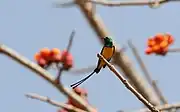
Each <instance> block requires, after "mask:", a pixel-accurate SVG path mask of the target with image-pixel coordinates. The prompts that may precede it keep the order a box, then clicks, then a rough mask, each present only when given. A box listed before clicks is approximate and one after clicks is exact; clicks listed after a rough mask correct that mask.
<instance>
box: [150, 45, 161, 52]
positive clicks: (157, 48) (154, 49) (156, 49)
mask: <svg viewBox="0 0 180 112" xmlns="http://www.w3.org/2000/svg"><path fill="white" fill-rule="evenodd" d="M152 51H153V52H155V53H158V52H159V51H160V46H159V45H155V46H153V47H152Z"/></svg>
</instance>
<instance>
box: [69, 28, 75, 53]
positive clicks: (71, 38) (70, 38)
mask: <svg viewBox="0 0 180 112" xmlns="http://www.w3.org/2000/svg"><path fill="white" fill-rule="evenodd" d="M75 33H76V32H75V30H73V31H72V32H71V35H70V37H69V42H68V46H67V51H68V52H69V51H70V49H71V46H72V43H73V38H74V36H75Z"/></svg>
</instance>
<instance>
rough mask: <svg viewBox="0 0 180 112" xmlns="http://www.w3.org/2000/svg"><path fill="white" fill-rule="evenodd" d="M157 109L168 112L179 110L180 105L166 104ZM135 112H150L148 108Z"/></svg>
mask: <svg viewBox="0 0 180 112" xmlns="http://www.w3.org/2000/svg"><path fill="white" fill-rule="evenodd" d="M156 108H157V109H159V110H160V111H165V110H166V111H167V110H171V109H179V108H180V103H174V104H165V105H160V106H156ZM134 112H150V111H149V110H148V109H147V108H144V109H140V110H137V111H134Z"/></svg>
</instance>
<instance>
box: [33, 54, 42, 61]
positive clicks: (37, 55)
mask: <svg viewBox="0 0 180 112" xmlns="http://www.w3.org/2000/svg"><path fill="white" fill-rule="evenodd" d="M40 58H41V55H40V54H39V53H36V54H35V55H34V59H35V60H36V61H38V60H39V59H40Z"/></svg>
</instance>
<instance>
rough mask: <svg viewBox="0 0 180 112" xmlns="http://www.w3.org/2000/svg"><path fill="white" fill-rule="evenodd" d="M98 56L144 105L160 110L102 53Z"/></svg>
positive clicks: (156, 110) (152, 109) (154, 111)
mask: <svg viewBox="0 0 180 112" xmlns="http://www.w3.org/2000/svg"><path fill="white" fill-rule="evenodd" d="M98 57H99V58H100V59H102V60H103V61H104V62H105V63H106V64H107V66H108V67H109V69H110V70H111V71H112V72H113V73H114V74H115V75H116V76H117V77H118V78H119V80H121V82H122V83H123V84H124V85H125V87H126V88H127V89H129V90H130V91H131V92H132V93H133V94H134V95H135V96H136V97H137V98H138V99H139V100H140V101H141V102H142V103H144V105H146V106H147V107H148V109H149V110H151V111H152V112H159V110H158V109H156V108H155V107H154V106H153V105H152V104H151V103H150V102H149V101H148V100H146V99H145V98H144V97H143V96H142V95H141V94H140V93H139V92H138V91H137V90H136V89H135V88H133V86H131V84H130V83H129V82H128V81H127V80H126V79H125V78H124V77H123V76H122V75H121V74H120V73H119V72H118V71H117V70H116V68H115V67H114V66H113V65H112V64H110V63H109V62H108V61H107V60H106V59H105V58H104V57H103V56H102V55H100V54H98Z"/></svg>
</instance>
